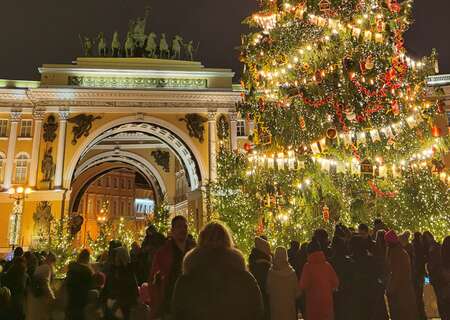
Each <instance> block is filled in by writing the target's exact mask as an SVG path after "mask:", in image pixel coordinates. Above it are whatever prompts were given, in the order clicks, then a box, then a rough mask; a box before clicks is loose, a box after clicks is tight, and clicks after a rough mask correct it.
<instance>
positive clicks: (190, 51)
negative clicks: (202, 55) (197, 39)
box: [185, 40, 200, 61]
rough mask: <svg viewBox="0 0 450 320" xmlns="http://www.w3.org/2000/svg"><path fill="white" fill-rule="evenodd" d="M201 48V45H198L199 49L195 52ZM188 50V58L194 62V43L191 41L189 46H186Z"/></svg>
mask: <svg viewBox="0 0 450 320" xmlns="http://www.w3.org/2000/svg"><path fill="white" fill-rule="evenodd" d="M199 46H200V43H199V44H198V45H197V49H195V52H197V51H198V47H199ZM185 49H186V56H187V57H188V59H189V60H191V61H194V42H193V41H192V40H191V41H189V42H188V44H186V45H185Z"/></svg>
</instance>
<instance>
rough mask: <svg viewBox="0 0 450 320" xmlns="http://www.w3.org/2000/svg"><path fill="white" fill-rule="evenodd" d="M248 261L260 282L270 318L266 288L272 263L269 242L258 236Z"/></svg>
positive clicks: (266, 312)
mask: <svg viewBox="0 0 450 320" xmlns="http://www.w3.org/2000/svg"><path fill="white" fill-rule="evenodd" d="M248 261H249V269H250V272H251V273H252V275H253V276H254V277H255V279H256V281H257V282H258V286H259V289H260V290H261V294H262V296H263V301H264V310H265V319H270V311H269V310H270V306H269V300H268V297H267V289H266V281H267V275H268V273H269V269H270V267H271V265H272V253H271V251H270V244H269V242H267V241H266V240H265V239H264V238H262V237H256V238H255V247H254V248H253V249H252V252H251V253H250V256H249V259H248Z"/></svg>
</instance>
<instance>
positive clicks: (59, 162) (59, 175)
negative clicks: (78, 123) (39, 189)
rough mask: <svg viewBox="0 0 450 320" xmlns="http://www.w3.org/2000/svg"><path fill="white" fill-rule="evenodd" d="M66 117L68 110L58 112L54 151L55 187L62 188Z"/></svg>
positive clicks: (67, 116)
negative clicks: (56, 147)
mask: <svg viewBox="0 0 450 320" xmlns="http://www.w3.org/2000/svg"><path fill="white" fill-rule="evenodd" d="M68 118H69V111H66V110H63V111H60V112H59V133H58V150H57V153H56V168H55V189H61V188H62V180H63V170H64V153H65V151H66V128H67V119H68Z"/></svg>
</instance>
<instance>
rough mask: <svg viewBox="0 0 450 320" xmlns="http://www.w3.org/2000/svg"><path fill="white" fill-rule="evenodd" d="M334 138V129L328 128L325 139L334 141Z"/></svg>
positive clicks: (335, 135)
mask: <svg viewBox="0 0 450 320" xmlns="http://www.w3.org/2000/svg"><path fill="white" fill-rule="evenodd" d="M336 137H337V130H336V128H329V129H328V130H327V138H328V139H331V140H333V139H336Z"/></svg>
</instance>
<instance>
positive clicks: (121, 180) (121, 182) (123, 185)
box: [120, 179, 125, 189]
mask: <svg viewBox="0 0 450 320" xmlns="http://www.w3.org/2000/svg"><path fill="white" fill-rule="evenodd" d="M120 189H125V180H124V179H120Z"/></svg>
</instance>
